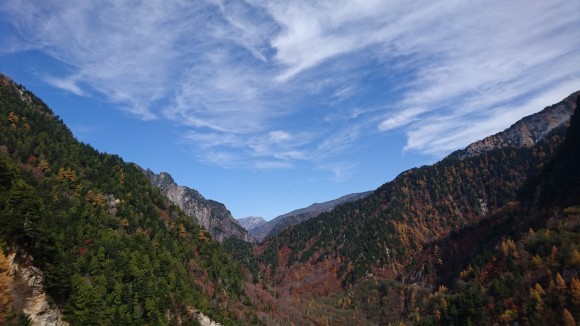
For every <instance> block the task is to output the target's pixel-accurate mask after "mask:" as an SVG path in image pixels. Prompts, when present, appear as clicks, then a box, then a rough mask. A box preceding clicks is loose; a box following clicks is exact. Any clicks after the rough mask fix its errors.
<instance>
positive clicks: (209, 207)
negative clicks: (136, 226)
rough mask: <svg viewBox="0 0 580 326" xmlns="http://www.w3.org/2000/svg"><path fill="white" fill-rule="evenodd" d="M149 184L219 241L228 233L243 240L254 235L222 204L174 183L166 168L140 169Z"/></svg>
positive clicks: (227, 235)
mask: <svg viewBox="0 0 580 326" xmlns="http://www.w3.org/2000/svg"><path fill="white" fill-rule="evenodd" d="M143 172H144V173H145V175H146V176H147V177H148V178H149V180H150V181H151V184H152V185H153V186H155V187H157V188H159V190H161V193H163V195H165V196H166V197H167V198H168V199H169V200H170V201H171V202H172V203H174V204H175V205H177V206H179V208H180V209H181V210H182V211H183V212H184V213H185V214H187V215H189V216H190V217H191V218H193V219H194V221H196V222H197V223H199V224H200V225H202V226H203V227H205V229H206V230H207V231H208V232H209V233H210V234H211V235H212V236H213V237H214V238H215V239H216V240H217V241H219V242H223V241H225V240H226V239H227V238H229V237H236V238H239V239H241V240H244V241H247V242H254V241H255V240H254V238H252V236H251V235H250V234H249V233H248V232H247V231H246V230H244V229H243V228H242V227H241V226H240V225H239V224H238V222H237V221H236V220H235V219H234V218H233V216H232V214H231V212H230V211H229V210H228V209H227V208H226V207H225V205H224V204H222V203H220V202H217V201H214V200H208V199H205V198H204V197H203V196H202V195H201V194H200V193H199V192H198V191H197V190H195V189H191V188H188V187H185V186H180V185H178V184H177V183H175V180H174V179H173V177H172V176H171V175H170V174H169V173H167V172H161V173H159V174H155V172H153V171H151V170H149V169H147V170H144V171H143Z"/></svg>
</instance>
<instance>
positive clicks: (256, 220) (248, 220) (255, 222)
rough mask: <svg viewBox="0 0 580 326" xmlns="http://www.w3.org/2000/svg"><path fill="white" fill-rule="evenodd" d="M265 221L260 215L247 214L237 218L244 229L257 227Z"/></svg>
mask: <svg viewBox="0 0 580 326" xmlns="http://www.w3.org/2000/svg"><path fill="white" fill-rule="evenodd" d="M266 222H267V221H266V220H264V219H263V218H262V217H260V216H248V217H242V218H239V219H238V223H240V225H241V226H242V227H243V228H244V229H246V230H251V229H254V228H257V227H258V226H260V225H262V224H264V223H266Z"/></svg>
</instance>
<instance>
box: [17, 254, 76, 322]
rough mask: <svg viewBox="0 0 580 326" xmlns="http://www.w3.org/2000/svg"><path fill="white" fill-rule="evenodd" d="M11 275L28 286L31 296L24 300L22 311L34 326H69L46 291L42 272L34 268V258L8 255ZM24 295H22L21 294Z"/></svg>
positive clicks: (27, 292)
mask: <svg viewBox="0 0 580 326" xmlns="http://www.w3.org/2000/svg"><path fill="white" fill-rule="evenodd" d="M8 264H9V267H10V270H9V274H11V275H13V276H17V277H20V278H21V279H22V280H23V281H24V282H26V285H27V286H28V289H27V290H28V291H23V293H26V294H29V295H27V296H26V299H25V300H24V306H23V307H22V308H23V309H22V311H23V312H24V314H26V316H28V318H29V320H30V324H31V325H32V326H68V325H69V324H68V323H67V322H65V321H64V320H63V318H62V313H61V312H60V310H59V309H58V307H56V306H55V305H54V303H53V302H52V299H51V298H50V297H49V296H48V295H47V294H46V291H45V289H44V275H43V273H42V271H41V270H40V269H39V268H37V267H34V266H32V257H30V256H25V257H17V255H16V254H15V253H11V254H10V255H8ZM21 294H22V293H21Z"/></svg>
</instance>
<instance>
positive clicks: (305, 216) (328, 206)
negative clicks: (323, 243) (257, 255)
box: [249, 191, 372, 241]
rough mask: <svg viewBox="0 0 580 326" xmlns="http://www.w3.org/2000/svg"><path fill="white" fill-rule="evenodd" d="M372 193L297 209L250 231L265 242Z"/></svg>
mask: <svg viewBox="0 0 580 326" xmlns="http://www.w3.org/2000/svg"><path fill="white" fill-rule="evenodd" d="M371 193H372V191H367V192H361V193H355V194H349V195H345V196H342V197H340V198H337V199H334V200H330V201H326V202H323V203H314V204H312V205H310V206H308V207H305V208H300V209H296V210H293V211H291V212H290V213H286V214H284V215H280V216H278V217H276V218H274V219H272V220H270V221H268V222H266V223H264V224H262V225H259V226H257V227H255V228H252V229H249V232H250V234H251V235H252V236H253V237H254V238H256V240H258V241H263V240H264V239H266V238H267V237H271V236H275V235H277V234H278V233H280V232H281V231H282V230H284V229H285V228H287V227H289V226H291V225H294V224H298V223H301V222H304V221H307V220H309V219H311V218H313V217H316V216H318V215H320V214H321V213H324V212H329V211H331V210H332V209H333V208H335V207H336V206H338V205H340V204H344V203H348V202H351V201H355V200H358V199H361V198H364V197H366V196H368V195H370V194H371Z"/></svg>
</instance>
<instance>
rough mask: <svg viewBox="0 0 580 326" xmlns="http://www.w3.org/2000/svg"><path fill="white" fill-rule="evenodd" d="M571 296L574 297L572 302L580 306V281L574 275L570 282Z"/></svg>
mask: <svg viewBox="0 0 580 326" xmlns="http://www.w3.org/2000/svg"><path fill="white" fill-rule="evenodd" d="M570 296H571V297H572V302H573V303H574V304H575V305H577V306H580V281H579V280H578V278H577V277H574V278H573V279H572V281H571V282H570Z"/></svg>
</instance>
